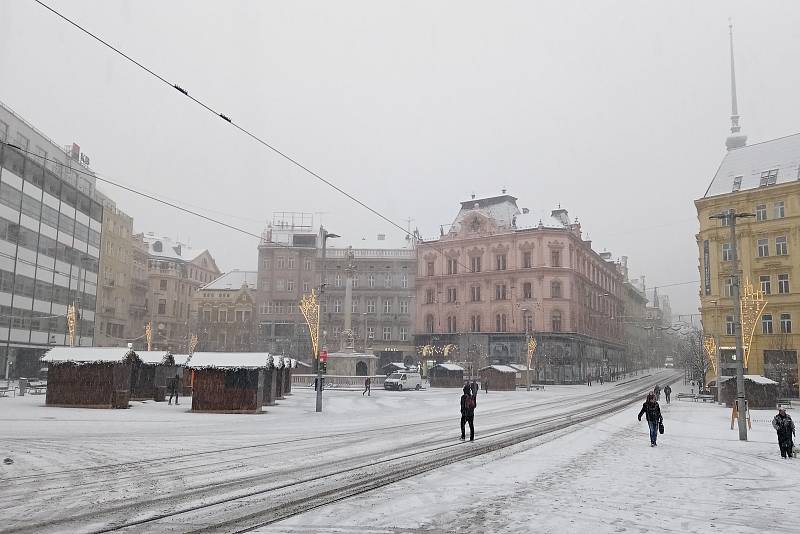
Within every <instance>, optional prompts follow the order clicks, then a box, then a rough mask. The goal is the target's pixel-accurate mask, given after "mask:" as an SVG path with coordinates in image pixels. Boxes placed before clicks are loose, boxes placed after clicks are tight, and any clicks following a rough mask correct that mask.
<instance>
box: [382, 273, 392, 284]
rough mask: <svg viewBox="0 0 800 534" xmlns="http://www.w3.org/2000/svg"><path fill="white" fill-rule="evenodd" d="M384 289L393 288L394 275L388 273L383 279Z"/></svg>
mask: <svg viewBox="0 0 800 534" xmlns="http://www.w3.org/2000/svg"><path fill="white" fill-rule="evenodd" d="M383 287H387V288H389V287H392V273H386V274H385V275H384V277H383Z"/></svg>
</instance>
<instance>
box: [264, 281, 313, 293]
mask: <svg viewBox="0 0 800 534" xmlns="http://www.w3.org/2000/svg"><path fill="white" fill-rule="evenodd" d="M267 289H269V287H267ZM308 292H309V284H308V280H303V293H308Z"/></svg>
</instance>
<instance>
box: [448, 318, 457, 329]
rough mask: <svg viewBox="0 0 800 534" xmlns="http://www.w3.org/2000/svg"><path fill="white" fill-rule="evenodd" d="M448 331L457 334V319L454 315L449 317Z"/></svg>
mask: <svg viewBox="0 0 800 534" xmlns="http://www.w3.org/2000/svg"><path fill="white" fill-rule="evenodd" d="M447 331H448V332H450V333H454V332H456V331H457V330H456V318H455V316H454V315H448V316H447Z"/></svg>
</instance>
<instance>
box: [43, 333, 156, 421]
mask: <svg viewBox="0 0 800 534" xmlns="http://www.w3.org/2000/svg"><path fill="white" fill-rule="evenodd" d="M42 361H43V362H44V363H46V364H47V367H48V370H47V394H46V398H45V404H46V405H47V406H61V407H71V408H127V407H128V402H129V400H130V394H131V370H132V368H133V367H134V366H139V365H141V360H140V359H139V356H137V355H136V353H135V352H134V351H133V350H131V349H128V348H121V347H111V348H108V347H102V348H101V347H54V348H52V349H50V350H49V351H47V353H45V355H44V356H43V357H42Z"/></svg>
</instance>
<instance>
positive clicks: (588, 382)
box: [586, 374, 592, 386]
mask: <svg viewBox="0 0 800 534" xmlns="http://www.w3.org/2000/svg"><path fill="white" fill-rule="evenodd" d="M586 385H587V386H591V385H592V375H590V374H587V375H586Z"/></svg>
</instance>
